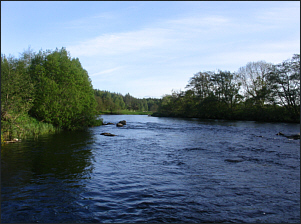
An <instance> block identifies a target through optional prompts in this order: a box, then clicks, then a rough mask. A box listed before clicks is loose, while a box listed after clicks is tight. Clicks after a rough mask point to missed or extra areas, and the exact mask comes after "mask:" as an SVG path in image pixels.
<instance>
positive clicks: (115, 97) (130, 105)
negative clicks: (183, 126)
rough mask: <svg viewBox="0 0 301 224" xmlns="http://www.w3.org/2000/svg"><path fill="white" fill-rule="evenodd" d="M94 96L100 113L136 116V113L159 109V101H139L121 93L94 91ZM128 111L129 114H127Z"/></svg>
mask: <svg viewBox="0 0 301 224" xmlns="http://www.w3.org/2000/svg"><path fill="white" fill-rule="evenodd" d="M94 96H95V100H96V102H97V106H96V108H97V111H98V113H103V112H105V111H109V113H111V114H113V113H114V114H124V113H126V114H135V111H139V112H140V113H139V114H141V112H143V111H145V113H144V114H148V113H147V111H156V110H157V109H158V104H159V99H152V98H148V99H138V98H135V97H133V96H131V95H130V94H129V93H127V94H126V95H125V96H123V95H122V94H120V93H111V92H109V91H102V90H98V89H94ZM125 111H127V112H125Z"/></svg>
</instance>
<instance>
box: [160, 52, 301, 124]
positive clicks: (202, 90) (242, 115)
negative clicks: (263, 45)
mask: <svg viewBox="0 0 301 224" xmlns="http://www.w3.org/2000/svg"><path fill="white" fill-rule="evenodd" d="M186 88H187V89H188V90H186V91H180V92H175V91H173V92H172V94H171V95H166V96H164V97H163V99H162V100H161V103H160V104H159V108H158V112H157V113H154V116H175V117H198V118H208V119H237V120H258V121H281V122H300V55H294V56H293V58H292V59H290V60H287V61H284V62H283V63H281V64H278V65H272V64H269V63H265V62H263V61H259V62H253V63H248V64H247V65H246V66H245V67H241V68H240V69H239V71H238V73H231V72H228V71H220V70H219V71H218V72H212V71H207V72H199V73H197V74H195V75H194V76H193V77H192V78H191V79H190V80H189V83H188V85H187V86H186Z"/></svg>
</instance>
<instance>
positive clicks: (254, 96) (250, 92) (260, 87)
mask: <svg viewBox="0 0 301 224" xmlns="http://www.w3.org/2000/svg"><path fill="white" fill-rule="evenodd" d="M271 67H272V64H270V63H266V62H265V61H258V62H249V63H248V64H247V65H246V66H244V67H240V68H239V70H238V77H239V79H240V82H241V84H242V87H243V90H244V95H245V97H246V100H248V101H252V102H254V103H253V104H254V105H257V106H259V107H263V106H264V104H265V103H270V102H271V101H272V98H271V95H270V91H269V89H268V83H267V75H268V72H269V70H270V69H271ZM249 99H250V100H249Z"/></svg>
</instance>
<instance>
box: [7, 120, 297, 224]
mask: <svg viewBox="0 0 301 224" xmlns="http://www.w3.org/2000/svg"><path fill="white" fill-rule="evenodd" d="M102 118H103V119H104V121H105V122H113V123H116V122H118V121H120V120H126V121H127V125H126V126H124V127H121V128H118V127H116V126H115V125H106V126H100V127H93V128H89V129H88V130H87V131H75V132H62V133H57V134H52V135H47V136H42V137H39V138H38V139H32V138H29V139H27V140H24V141H22V142H20V143H14V144H7V145H5V146H4V147H3V148H2V150H1V222H3V223H5V222H21V223H26V222H29V223H33V222H41V223H64V222H72V223H74V222H78V223H91V222H96V223H102V222H104V223H110V222H114V223H125V222H126V223H129V222H130V223H134V222H181V223H183V222H192V223H202V222H248V223H255V222H269V223H283V222H284V223H299V222H300V140H290V139H288V138H286V137H283V136H278V135H276V133H278V132H280V131H281V132H283V133H286V134H293V133H298V132H300V125H299V124H286V123H258V122H252V121H243V122H242V121H217V120H198V119H180V118H157V117H148V116H144V115H103V116H102ZM102 132H109V133H112V134H115V135H117V136H114V137H110V136H103V135H100V134H101V133H102Z"/></svg>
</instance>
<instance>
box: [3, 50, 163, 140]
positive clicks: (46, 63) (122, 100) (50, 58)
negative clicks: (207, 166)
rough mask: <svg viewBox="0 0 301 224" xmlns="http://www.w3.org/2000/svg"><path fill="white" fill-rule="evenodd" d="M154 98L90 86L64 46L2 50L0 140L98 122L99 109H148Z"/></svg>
mask: <svg viewBox="0 0 301 224" xmlns="http://www.w3.org/2000/svg"><path fill="white" fill-rule="evenodd" d="M159 101H160V100H159V99H152V98H148V99H137V98H135V97H133V96H131V95H130V94H126V95H125V96H123V95H121V94H119V93H110V92H108V91H101V90H97V89H93V86H92V84H91V80H90V78H89V76H88V72H87V71H86V70H85V69H84V68H83V67H82V65H81V63H80V61H79V59H78V58H71V57H70V55H69V52H67V50H66V49H65V48H62V49H60V50H58V49H56V50H55V51H51V50H46V51H39V52H38V53H34V52H33V51H32V50H31V49H30V48H29V49H28V50H26V51H24V53H22V54H21V56H20V57H19V58H15V57H13V56H11V55H10V56H8V57H6V56H5V55H3V54H1V144H3V143H4V141H10V140H13V139H19V138H25V137H27V136H38V135H41V134H46V133H53V132H56V131H59V130H77V129H82V128H85V127H89V126H97V125H101V124H102V119H99V118H97V117H99V116H98V115H100V114H107V113H109V114H150V113H151V112H149V110H150V111H153V112H154V111H156V110H157V108H158V104H159Z"/></svg>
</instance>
